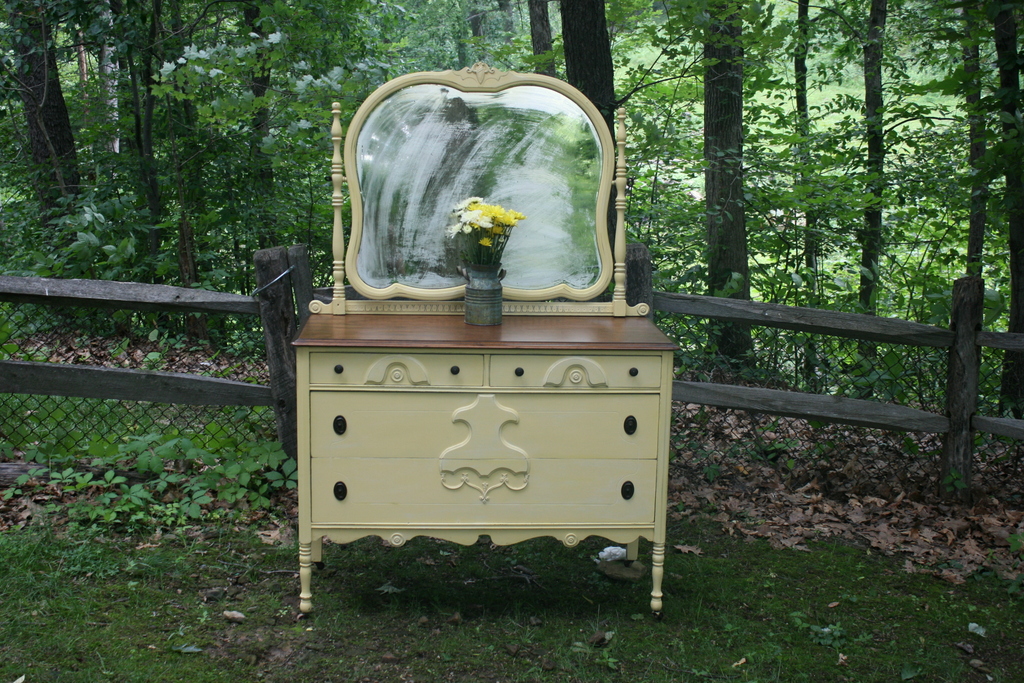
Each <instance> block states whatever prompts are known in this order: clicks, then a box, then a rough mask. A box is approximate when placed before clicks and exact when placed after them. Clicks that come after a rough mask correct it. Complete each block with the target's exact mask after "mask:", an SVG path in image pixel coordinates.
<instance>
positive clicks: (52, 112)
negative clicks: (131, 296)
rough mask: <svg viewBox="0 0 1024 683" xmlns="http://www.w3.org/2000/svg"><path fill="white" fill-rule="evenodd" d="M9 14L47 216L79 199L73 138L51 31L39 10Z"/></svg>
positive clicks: (17, 8) (18, 4)
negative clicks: (65, 199)
mask: <svg viewBox="0 0 1024 683" xmlns="http://www.w3.org/2000/svg"><path fill="white" fill-rule="evenodd" d="M8 11H9V21H10V25H11V27H12V28H13V29H14V45H13V48H14V53H15V61H16V64H17V67H16V76H17V79H18V94H19V95H20V96H21V101H22V103H23V104H24V105H25V120H26V123H27V124H28V137H29V146H30V148H31V151H32V162H33V164H34V165H35V166H37V167H39V169H40V170H41V172H42V173H41V175H42V177H41V178H40V179H39V180H38V181H37V184H36V193H37V195H38V197H39V202H40V204H41V205H42V208H43V211H44V212H49V211H51V210H53V209H55V208H57V206H58V204H59V200H60V199H61V198H62V197H69V196H72V195H75V194H77V193H78V190H79V183H80V182H81V180H80V176H79V172H78V155H77V153H76V150H75V136H74V133H73V132H72V130H71V119H70V117H69V116H68V108H67V104H66V103H65V101H64V93H63V91H62V90H61V85H60V78H59V73H58V71H57V57H56V55H55V54H54V51H53V35H52V33H53V27H52V26H51V25H50V23H49V21H48V19H47V17H46V15H45V14H44V6H43V5H37V4H34V3H29V2H24V1H22V0H16V1H15V2H12V3H10V4H9V5H8Z"/></svg>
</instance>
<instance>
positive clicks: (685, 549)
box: [674, 545, 704, 555]
mask: <svg viewBox="0 0 1024 683" xmlns="http://www.w3.org/2000/svg"><path fill="white" fill-rule="evenodd" d="M674 547H675V549H676V550H678V551H679V552H681V553H683V554H686V553H692V554H693V555H703V554H704V551H703V550H701V549H700V548H699V547H697V546H695V545H677V546H674Z"/></svg>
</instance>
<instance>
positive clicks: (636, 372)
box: [629, 368, 640, 377]
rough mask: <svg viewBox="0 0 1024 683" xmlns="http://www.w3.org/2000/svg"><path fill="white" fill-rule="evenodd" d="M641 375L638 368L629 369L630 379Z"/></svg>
mask: <svg viewBox="0 0 1024 683" xmlns="http://www.w3.org/2000/svg"><path fill="white" fill-rule="evenodd" d="M639 374H640V371H639V370H637V369H636V368H630V369H629V376H630V377H636V376H637V375H639Z"/></svg>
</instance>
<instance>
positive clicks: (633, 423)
mask: <svg viewBox="0 0 1024 683" xmlns="http://www.w3.org/2000/svg"><path fill="white" fill-rule="evenodd" d="M295 345H296V348H297V384H298V415H299V417H298V433H299V559H300V567H301V609H302V610H303V611H307V612H308V611H309V610H310V609H311V608H312V602H311V590H310V589H311V564H312V563H313V562H318V561H320V559H321V539H322V538H323V537H327V538H330V539H331V540H333V541H335V542H338V543H347V542H351V541H353V540H355V539H358V538H361V537H364V536H368V535H376V536H380V537H381V538H383V539H385V540H387V541H388V542H389V543H391V544H392V545H402V544H403V543H405V542H406V541H407V540H408V539H410V538H413V537H415V536H430V537H434V538H440V539H446V540H449V541H454V542H457V543H462V544H471V543H474V542H475V541H476V540H477V539H478V538H479V536H481V535H484V534H486V535H487V536H489V537H490V538H491V539H492V541H493V542H495V543H498V544H509V543H516V542H518V541H522V540H526V539H528V538H534V537H537V536H553V537H555V538H557V539H559V540H560V541H562V542H563V543H564V544H565V545H567V546H574V545H576V544H577V543H579V542H580V541H581V540H583V539H584V538H586V537H588V536H592V535H596V536H601V537H604V538H607V539H609V540H611V541H614V542H617V543H626V544H629V559H634V558H635V557H636V551H637V543H636V541H637V540H638V539H639V538H641V537H643V538H646V539H648V540H650V541H652V542H653V548H654V550H653V561H652V576H653V590H652V593H651V595H652V600H651V608H652V610H653V611H655V612H656V613H659V614H660V612H661V609H662V603H661V580H662V575H663V569H662V567H663V561H664V551H665V508H666V495H667V493H666V491H667V486H666V479H667V470H668V452H669V447H668V440H669V421H670V408H671V392H672V352H673V349H674V346H673V344H672V343H671V341H669V339H668V338H666V337H665V336H664V335H663V334H662V333H661V332H660V331H659V330H658V329H657V328H656V327H655V326H654V325H653V324H652V323H651V322H650V321H649V320H647V319H646V318H643V317H621V318H615V317H603V316H597V317H594V316H591V317H587V316H566V317H560V316H508V317H506V318H505V321H504V323H503V324H501V325H497V326H492V327H476V326H471V325H466V324H465V322H464V321H463V319H462V318H461V317H460V316H451V315H398V316H387V315H384V316H375V315H340V316H312V317H311V318H310V319H309V321H308V322H307V324H306V326H305V327H304V329H303V330H302V332H301V333H300V335H299V336H298V338H297V340H296V341H295Z"/></svg>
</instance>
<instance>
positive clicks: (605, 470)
mask: <svg viewBox="0 0 1024 683" xmlns="http://www.w3.org/2000/svg"><path fill="white" fill-rule="evenodd" d="M656 470H657V461H655V460H590V461H580V460H548V459H541V460H535V461H533V462H532V463H531V469H530V474H529V480H528V481H527V482H526V484H525V486H523V488H521V489H520V490H511V489H509V488H507V487H506V486H503V485H502V486H496V487H495V488H491V489H490V490H489V491H488V492H487V493H486V499H487V501H486V502H482V500H481V498H482V497H483V494H482V493H481V492H480V490H478V489H475V488H472V487H471V486H469V485H465V486H461V487H460V488H455V489H453V488H449V487H448V486H446V485H445V484H443V483H442V481H441V471H440V468H439V466H438V464H437V463H436V462H431V461H429V460H421V459H416V458H409V459H405V458H344V459H342V458H331V459H325V458H320V459H315V460H313V462H312V472H311V481H310V486H311V488H312V490H311V491H309V492H308V493H307V492H304V493H306V494H307V495H310V496H311V501H312V522H313V524H320V525H330V524H336V525H339V526H341V525H344V526H351V525H356V526H358V525H367V524H371V525H389V524H395V525H398V524H408V525H416V526H430V525H459V526H477V525H479V526H486V525H492V526H493V525H500V524H516V525H523V524H538V525H546V526H565V525H572V524H579V525H589V526H593V525H597V524H622V525H626V524H636V525H646V524H653V522H654V507H655V501H656V499H657V497H658V496H657V491H656V486H655V480H656ZM338 482H342V483H343V484H344V494H343V495H344V499H343V500H338V498H337V497H336V496H335V490H336V485H337V484H338ZM626 482H629V483H630V484H631V491H632V493H631V496H630V497H629V498H628V499H627V498H624V497H623V488H624V484H626ZM520 484H521V482H520V483H515V484H513V485H514V486H518V485H520ZM449 486H451V483H450V482H449Z"/></svg>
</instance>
